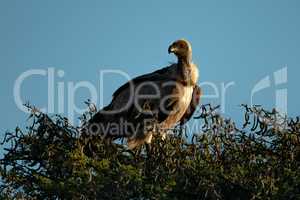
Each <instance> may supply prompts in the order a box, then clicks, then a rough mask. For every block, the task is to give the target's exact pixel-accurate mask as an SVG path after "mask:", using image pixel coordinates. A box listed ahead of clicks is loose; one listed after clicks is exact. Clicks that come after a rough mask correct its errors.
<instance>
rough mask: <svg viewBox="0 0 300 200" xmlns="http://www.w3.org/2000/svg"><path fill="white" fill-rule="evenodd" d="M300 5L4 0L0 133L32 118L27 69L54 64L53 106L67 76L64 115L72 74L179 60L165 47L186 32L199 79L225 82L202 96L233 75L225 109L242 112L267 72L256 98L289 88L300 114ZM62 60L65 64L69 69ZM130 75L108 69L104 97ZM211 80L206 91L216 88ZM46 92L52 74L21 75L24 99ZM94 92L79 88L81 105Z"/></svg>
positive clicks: (0, 6) (34, 100)
mask: <svg viewBox="0 0 300 200" xmlns="http://www.w3.org/2000/svg"><path fill="white" fill-rule="evenodd" d="M299 10H300V1H298V0H286V1H283V0H280V1H279V0H245V1H241V0H226V1H215V0H207V1H200V0H195V1H182V0H180V1H179V0H172V1H155V0H151V1H150V0H148V1H141V0H122V1H115V0H110V1H100V0H99V1H96V0H95V1H92V0H91V1H77V0H74V1H71V0H70V1H64V0H59V1H39V0H35V1H33V0H26V1H17V0H1V1H0V15H1V17H0V28H1V29H0V30H1V31H0V67H1V74H0V76H1V79H0V80H1V84H0V91H1V111H2V114H1V115H0V119H1V127H0V131H1V133H0V134H1V137H2V136H3V134H4V132H5V131H6V130H13V129H14V127H15V126H16V125H20V126H24V125H26V118H25V117H26V116H27V115H26V114H25V113H23V112H22V111H21V110H20V109H19V108H18V107H17V106H16V103H15V101H14V95H13V88H14V84H15V81H16V79H17V78H18V77H19V76H20V75H21V74H22V73H23V72H25V71H27V70H30V69H39V70H47V68H50V67H53V68H54V70H55V74H56V76H55V81H54V91H55V94H56V95H55V98H54V113H57V112H58V105H59V103H58V97H60V98H61V97H62V96H60V95H57V90H58V89H57V88H58V83H59V82H60V83H63V84H64V87H63V88H64V90H65V92H64V95H65V100H64V115H67V112H68V110H67V109H68V103H69V102H68V100H67V98H68V91H67V90H68V88H67V84H68V83H70V82H73V83H74V84H76V83H78V82H79V81H88V82H90V83H91V84H93V85H95V87H96V88H97V90H99V87H100V86H99V71H100V70H104V69H114V70H121V71H123V72H126V73H128V74H129V75H130V76H132V77H133V76H137V75H140V74H144V73H147V72H151V71H153V70H155V69H158V68H161V67H164V66H166V65H168V63H169V62H172V61H174V60H175V58H174V56H172V55H168V54H167V48H168V46H169V45H170V44H171V43H172V42H173V41H174V40H176V39H179V38H186V39H188V40H189V41H190V42H191V43H192V47H193V60H194V62H195V63H196V64H197V65H198V66H199V69H200V80H199V84H201V83H212V84H213V85H215V86H216V88H217V90H218V92H219V95H218V96H215V97H214V98H208V97H207V96H206V97H205V98H203V100H202V101H203V102H205V103H208V102H213V103H215V104H219V103H222V101H223V100H222V95H221V93H222V92H221V91H222V90H221V88H222V84H223V83H224V84H229V83H230V82H233V83H234V85H232V86H230V87H229V88H228V89H227V91H226V93H225V97H224V99H225V101H226V102H224V107H225V115H226V116H230V117H232V118H233V119H235V118H240V115H241V110H240V108H239V107H238V105H239V104H241V103H250V99H251V98H250V96H251V90H252V89H253V88H254V86H255V85H256V84H257V83H258V82H259V81H260V80H261V79H263V78H265V77H266V76H269V78H270V87H267V88H265V89H263V90H261V91H260V92H257V94H255V98H254V102H255V103H256V104H262V105H264V106H266V107H267V108H271V107H273V106H274V105H275V101H276V91H278V90H280V89H281V90H285V89H286V90H287V94H288V104H287V105H288V114H289V115H291V116H296V115H299V114H300V109H299V105H300V103H299V100H300V99H299V89H298V85H299V72H300V69H299V68H300V12H299ZM285 66H287V71H288V74H287V80H286V81H281V82H280V81H279V83H280V84H275V81H274V74H273V73H274V72H276V71H278V70H280V69H282V68H284V67H285ZM58 70H63V72H64V74H62V73H60V75H63V76H62V77H59V76H57V71H58ZM60 72H62V71H60ZM124 81H126V80H125V79H124V78H122V77H120V76H118V75H111V76H110V77H108V76H106V77H105V79H104V85H103V86H104V88H105V90H104V102H105V103H107V102H108V101H109V100H110V98H111V94H112V92H113V91H114V90H115V89H116V88H118V86H120V84H122V83H124ZM207 86H208V85H207V84H204V86H203V91H204V95H208V94H214V93H215V92H216V91H215V90H214V89H212V87H207ZM263 86H265V84H263ZM216 88H215V89H216ZM47 96H48V94H47V77H46V76H41V75H35V76H31V77H29V78H27V79H26V80H25V81H24V82H23V84H22V85H21V98H22V100H23V101H24V102H25V101H26V100H28V101H29V102H30V103H31V104H33V105H36V106H38V107H44V106H46V105H47V101H48V97H47ZM88 98H90V97H89V92H88V91H87V90H86V89H84V88H81V89H78V91H77V92H76V95H75V98H74V99H75V104H76V106H77V107H80V108H84V104H83V101H84V100H86V99H88ZM97 104H98V105H99V96H98V102H97Z"/></svg>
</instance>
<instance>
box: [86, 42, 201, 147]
mask: <svg viewBox="0 0 300 200" xmlns="http://www.w3.org/2000/svg"><path fill="white" fill-rule="evenodd" d="M168 53H169V54H171V53H173V54H174V55H175V56H176V57H177V63H174V64H170V65H169V66H167V67H164V68H162V69H159V70H157V71H154V72H152V73H149V74H145V75H141V76H138V77H136V78H134V79H132V80H130V81H129V82H127V83H125V84H124V85H122V86H121V87H120V88H119V89H117V90H116V91H115V92H114V93H113V97H112V101H111V102H110V104H109V105H107V106H105V107H104V108H103V109H101V110H100V111H98V112H97V113H96V114H95V115H94V116H93V117H92V118H91V119H90V120H89V121H88V123H87V125H86V128H87V131H88V133H89V134H94V135H101V136H103V137H105V138H113V139H116V138H127V143H128V147H129V148H130V149H133V148H135V147H138V146H141V145H142V144H145V143H146V144H149V143H151V140H152V136H153V135H154V134H161V135H162V137H165V135H166V134H167V132H168V130H170V129H172V128H173V127H174V126H176V125H177V124H180V125H183V124H185V123H186V122H187V121H188V120H189V119H190V118H191V116H192V115H193V113H194V111H195V109H196V106H197V104H198V103H199V100H200V95H201V89H200V87H199V86H198V85H197V81H198V68H197V66H196V65H195V64H194V63H193V62H192V47H191V44H190V43H189V42H188V41H187V40H185V39H180V40H177V41H175V42H173V43H172V44H171V45H170V46H169V48H168Z"/></svg>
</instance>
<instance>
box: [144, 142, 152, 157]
mask: <svg viewBox="0 0 300 200" xmlns="http://www.w3.org/2000/svg"><path fill="white" fill-rule="evenodd" d="M145 147H146V154H147V158H151V145H150V144H148V143H146V144H145Z"/></svg>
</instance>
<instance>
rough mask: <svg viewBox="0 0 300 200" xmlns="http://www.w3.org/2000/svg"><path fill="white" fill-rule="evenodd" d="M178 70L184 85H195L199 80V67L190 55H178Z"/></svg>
mask: <svg viewBox="0 0 300 200" xmlns="http://www.w3.org/2000/svg"><path fill="white" fill-rule="evenodd" d="M177 67H178V70H179V71H180V73H181V78H182V80H181V81H182V83H183V84H184V85H195V84H196V83H197V80H198V69H197V67H196V65H194V64H193V63H192V59H191V58H190V57H178V63H177Z"/></svg>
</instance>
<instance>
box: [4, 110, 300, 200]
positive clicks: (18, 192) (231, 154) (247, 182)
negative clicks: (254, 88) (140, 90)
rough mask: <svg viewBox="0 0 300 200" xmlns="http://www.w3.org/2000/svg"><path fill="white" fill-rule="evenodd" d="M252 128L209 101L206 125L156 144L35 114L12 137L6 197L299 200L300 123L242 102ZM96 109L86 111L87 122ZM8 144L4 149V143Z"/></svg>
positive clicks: (201, 117) (202, 119)
mask: <svg viewBox="0 0 300 200" xmlns="http://www.w3.org/2000/svg"><path fill="white" fill-rule="evenodd" d="M241 107H242V109H243V111H244V125H243V126H242V127H237V125H236V124H235V123H234V121H233V120H231V119H225V118H224V117H222V116H221V115H220V114H218V109H217V107H213V106H211V105H203V106H202V107H201V110H200V112H199V113H198V115H196V117H195V118H196V119H195V120H196V122H197V123H200V125H201V127H202V130H201V131H200V132H199V133H187V132H186V131H185V130H184V129H183V128H180V127H179V128H178V127H176V128H175V129H174V130H173V132H172V134H169V135H168V136H167V138H165V139H162V138H161V137H160V136H156V137H155V138H154V141H153V143H152V144H151V146H150V148H145V146H143V147H142V148H138V149H135V150H129V149H128V148H127V146H126V145H124V144H123V143H122V141H118V142H113V141H109V140H106V139H103V138H101V137H97V136H87V135H82V134H81V133H80V130H79V129H78V127H74V126H72V125H70V124H69V122H68V119H66V118H64V117H62V116H59V115H55V116H51V117H50V116H48V115H47V114H44V113H41V112H39V111H37V110H36V109H35V108H33V107H31V106H28V108H29V109H30V110H31V111H32V112H31V115H30V121H29V125H28V127H27V129H25V130H21V129H20V128H16V129H15V131H12V132H7V133H6V134H5V138H4V141H3V143H2V147H3V148H4V146H8V147H7V148H4V150H5V153H4V155H3V157H2V158H1V160H0V175H1V182H0V193H1V197H2V198H3V199H22V198H23V199H24V198H25V199H297V198H300V163H299V162H300V121H299V118H298V117H297V118H294V119H291V118H285V117H282V116H280V115H279V114H278V113H277V112H276V111H275V110H273V111H271V112H269V111H266V110H264V109H263V108H262V107H260V106H254V107H248V106H247V105H242V106H241ZM93 114H94V112H93V111H92V110H89V111H88V112H87V113H84V114H83V116H82V118H81V119H82V121H87V120H88V119H90V118H91V117H92V116H93ZM2 147H1V148H2Z"/></svg>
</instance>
